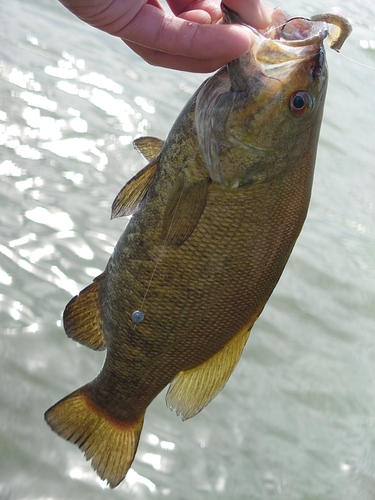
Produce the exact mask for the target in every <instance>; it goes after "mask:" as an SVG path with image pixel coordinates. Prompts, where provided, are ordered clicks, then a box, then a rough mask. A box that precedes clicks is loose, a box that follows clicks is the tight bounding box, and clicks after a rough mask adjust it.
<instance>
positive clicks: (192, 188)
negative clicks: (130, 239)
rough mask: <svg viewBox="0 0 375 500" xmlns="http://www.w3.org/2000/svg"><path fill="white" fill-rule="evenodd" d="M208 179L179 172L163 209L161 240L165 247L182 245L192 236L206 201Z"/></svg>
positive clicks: (186, 172) (184, 171)
mask: <svg viewBox="0 0 375 500" xmlns="http://www.w3.org/2000/svg"><path fill="white" fill-rule="evenodd" d="M208 182H209V178H208V177H203V178H196V177H193V176H191V175H189V172H188V170H187V169H184V170H182V171H181V172H180V174H179V176H178V177H177V180H176V182H175V184H174V186H173V188H172V192H171V194H170V195H169V198H168V201H167V206H166V208H165V213H164V220H163V229H162V238H163V240H164V241H165V242H166V244H167V245H182V244H183V243H184V242H185V241H186V240H187V239H188V238H189V236H190V235H191V234H192V232H193V231H194V229H195V227H196V225H197V224H198V221H199V219H200V217H201V215H202V213H203V210H204V207H205V206H206V201H207V186H208Z"/></svg>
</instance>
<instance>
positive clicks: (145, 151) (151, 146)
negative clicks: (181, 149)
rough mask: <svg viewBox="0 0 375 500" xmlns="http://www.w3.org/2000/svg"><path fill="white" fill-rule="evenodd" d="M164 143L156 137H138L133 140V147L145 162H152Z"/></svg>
mask: <svg viewBox="0 0 375 500" xmlns="http://www.w3.org/2000/svg"><path fill="white" fill-rule="evenodd" d="M163 144H164V141H162V140H161V139H158V138H157V137H150V136H148V137H138V138H137V139H134V141H133V146H134V147H135V149H136V150H137V151H138V152H139V153H141V155H142V156H143V157H144V158H146V160H147V161H151V160H153V159H154V158H155V157H156V156H158V154H159V153H160V151H161V148H162V147H163Z"/></svg>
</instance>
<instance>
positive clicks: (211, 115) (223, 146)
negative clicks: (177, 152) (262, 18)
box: [195, 23, 328, 188]
mask: <svg viewBox="0 0 375 500" xmlns="http://www.w3.org/2000/svg"><path fill="white" fill-rule="evenodd" d="M317 24H319V25H321V24H322V23H317ZM316 33H319V40H318V41H316V35H314V37H315V38H314V40H315V42H314V43H310V41H311V40H310V39H309V43H308V44H307V45H305V46H303V45H298V46H293V45H289V44H285V43H283V42H281V41H280V40H275V39H269V38H266V37H265V36H263V35H262V34H258V36H257V37H256V40H255V43H254V45H253V47H252V48H251V49H250V51H249V52H247V53H246V54H245V55H243V56H241V57H240V58H238V59H236V60H234V61H232V62H230V63H229V64H228V65H227V67H226V68H223V69H222V70H221V71H220V72H219V73H217V74H216V75H215V76H214V77H212V79H211V80H208V81H207V82H206V83H205V84H204V85H203V86H202V87H201V90H200V91H199V93H198V95H197V99H196V119H195V123H196V129H197V136H198V142H199V145H200V149H201V153H202V157H203V160H204V162H205V165H206V168H207V170H208V172H209V174H210V177H211V179H212V180H213V181H215V182H219V183H223V184H224V185H226V186H227V187H229V188H235V187H239V186H241V185H245V184H249V183H253V182H259V181H260V182H264V181H267V180H271V179H272V178H273V177H274V176H275V175H279V174H280V173H281V170H282V169H283V168H286V167H287V165H285V164H284V165H283V162H282V158H283V157H285V156H286V155H287V154H288V152H289V151H290V149H291V148H297V149H298V154H300V155H302V156H303V154H304V152H305V150H306V149H307V148H308V149H311V148H315V149H316V146H317V140H318V133H319V129H320V124H321V119H322V113H323V106H324V98H325V93H326V88H327V83H328V79H327V66H326V59H325V52H324V47H323V44H322V41H323V39H324V36H325V31H324V28H323V27H321V26H320V27H319V29H317V30H316V31H315V34H316ZM310 38H311V37H310ZM298 93H302V94H300V95H301V96H302V97H306V99H307V101H308V102H306V109H301V110H300V111H301V112H299V111H298V110H296V109H295V106H294V105H293V98H294V96H296V95H298ZM311 134H313V136H314V138H313V141H312V142H311Z"/></svg>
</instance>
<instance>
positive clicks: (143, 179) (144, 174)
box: [111, 158, 159, 219]
mask: <svg viewBox="0 0 375 500" xmlns="http://www.w3.org/2000/svg"><path fill="white" fill-rule="evenodd" d="M158 161H159V160H158V158H154V160H153V161H151V162H150V163H149V164H148V165H146V166H145V167H144V168H143V169H142V170H140V171H139V172H138V173H137V174H136V175H135V176H134V177H132V178H131V179H130V181H129V182H127V183H126V184H125V186H124V187H123V188H122V189H121V191H120V192H119V194H118V195H117V196H116V198H115V200H114V202H113V204H112V214H111V219H115V218H117V217H123V216H124V215H131V214H133V213H134V212H135V211H136V210H137V209H138V207H139V205H140V204H141V202H142V201H143V199H144V197H145V196H146V194H147V191H148V190H149V189H150V186H151V184H152V183H153V181H154V178H155V174H156V171H157V169H158Z"/></svg>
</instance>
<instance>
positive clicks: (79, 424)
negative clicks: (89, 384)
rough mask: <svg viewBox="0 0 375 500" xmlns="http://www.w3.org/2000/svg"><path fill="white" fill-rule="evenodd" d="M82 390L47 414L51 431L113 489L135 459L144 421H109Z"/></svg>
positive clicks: (108, 417)
mask: <svg viewBox="0 0 375 500" xmlns="http://www.w3.org/2000/svg"><path fill="white" fill-rule="evenodd" d="M85 392H86V391H85V387H81V389H78V390H77V391H75V392H73V393H72V394H70V395H69V396H66V397H65V398H64V399H62V400H61V401H59V402H58V403H56V404H55V405H54V406H52V407H51V408H50V409H49V410H47V411H46V413H45V415H44V417H45V419H46V422H47V423H48V425H49V426H50V427H51V429H52V430H53V431H55V432H56V433H57V434H59V435H60V436H61V437H63V438H65V439H66V440H67V441H70V442H71V443H74V444H76V445H77V446H79V448H80V449H81V450H82V451H83V453H84V454H85V457H86V459H87V460H91V465H92V467H93V468H94V470H96V472H97V473H98V475H99V476H100V477H101V478H102V479H104V480H106V481H107V482H108V484H109V485H110V487H111V488H115V487H116V486H117V485H118V484H119V483H121V481H122V480H123V479H124V478H125V476H126V473H127V472H128V470H129V469H130V466H131V464H132V462H133V460H134V456H135V453H136V451H137V447H138V441H139V436H140V434H141V431H142V426H143V418H144V415H142V416H141V418H139V419H138V421H136V422H132V423H124V422H120V421H118V420H115V419H113V418H111V417H110V416H109V415H108V414H106V413H105V411H103V410H102V409H101V408H99V407H98V406H97V405H96V404H95V403H94V402H93V401H92V400H91V399H90V398H89V397H88V395H86V394H85Z"/></svg>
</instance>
